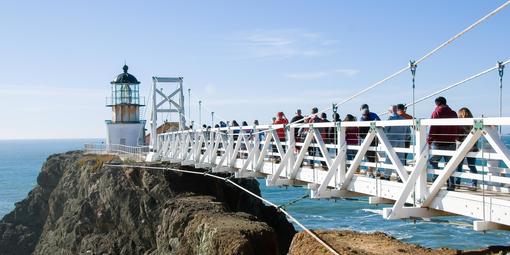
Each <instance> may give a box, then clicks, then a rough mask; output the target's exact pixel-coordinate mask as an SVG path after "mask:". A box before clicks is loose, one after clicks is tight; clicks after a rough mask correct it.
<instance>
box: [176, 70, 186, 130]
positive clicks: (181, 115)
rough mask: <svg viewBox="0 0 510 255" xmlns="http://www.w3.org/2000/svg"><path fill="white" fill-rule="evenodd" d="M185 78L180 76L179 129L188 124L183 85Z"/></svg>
mask: <svg viewBox="0 0 510 255" xmlns="http://www.w3.org/2000/svg"><path fill="white" fill-rule="evenodd" d="M182 82H183V78H182V77H179V92H180V99H179V111H180V112H179V116H178V117H179V130H184V127H185V126H186V116H185V115H184V114H186V113H185V111H184V91H183V86H182Z"/></svg>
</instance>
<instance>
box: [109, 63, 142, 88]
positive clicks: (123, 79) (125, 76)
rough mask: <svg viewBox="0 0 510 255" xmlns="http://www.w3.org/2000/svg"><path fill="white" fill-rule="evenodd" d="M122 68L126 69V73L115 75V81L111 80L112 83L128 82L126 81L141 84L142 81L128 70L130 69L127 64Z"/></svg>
mask: <svg viewBox="0 0 510 255" xmlns="http://www.w3.org/2000/svg"><path fill="white" fill-rule="evenodd" d="M122 70H124V73H121V74H119V75H117V77H115V79H113V81H112V82H110V83H111V84H126V83H127V84H140V82H139V81H138V80H137V79H136V77H135V76H133V75H132V74H130V73H128V72H127V71H128V66H127V65H124V67H122Z"/></svg>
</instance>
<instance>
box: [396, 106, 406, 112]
mask: <svg viewBox="0 0 510 255" xmlns="http://www.w3.org/2000/svg"><path fill="white" fill-rule="evenodd" d="M406 110H407V107H406V106H405V105H404V104H397V113H399V114H402V113H406Z"/></svg>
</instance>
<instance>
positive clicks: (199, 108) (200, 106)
mask: <svg viewBox="0 0 510 255" xmlns="http://www.w3.org/2000/svg"><path fill="white" fill-rule="evenodd" d="M198 126H200V127H201V126H202V100H199V101H198Z"/></svg>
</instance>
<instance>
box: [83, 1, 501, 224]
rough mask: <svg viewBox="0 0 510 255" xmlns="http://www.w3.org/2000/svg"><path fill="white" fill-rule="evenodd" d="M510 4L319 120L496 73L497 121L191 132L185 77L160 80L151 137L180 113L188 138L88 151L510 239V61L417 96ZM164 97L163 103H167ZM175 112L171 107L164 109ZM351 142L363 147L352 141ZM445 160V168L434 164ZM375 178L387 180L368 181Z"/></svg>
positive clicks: (162, 136)
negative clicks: (389, 88) (509, 76)
mask: <svg viewBox="0 0 510 255" xmlns="http://www.w3.org/2000/svg"><path fill="white" fill-rule="evenodd" d="M508 5H510V1H507V2H505V3H504V4H503V5H501V6H500V7H498V8H497V9H495V10H494V11H492V12H490V13H488V14H487V15H485V16H483V17H482V18H480V19H479V20H477V21H476V22H474V23H473V24H471V25H470V26H468V27H467V28H466V29H464V30H462V31H461V32H460V33H458V34H456V35H454V36H453V37H451V38H449V39H448V40H447V41H445V42H444V43H442V44H440V45H439V46H438V47H436V48H434V49H433V50H431V51H430V52H428V53H426V54H425V55H423V56H422V57H421V58H419V59H418V60H416V61H410V63H409V64H408V65H406V66H404V67H403V68H401V69H399V70H397V71H396V72H394V73H392V74H390V75H389V76H387V77H385V78H383V79H381V80H379V81H377V82H375V83H374V84H372V85H370V86H368V87H366V88H365V89H363V90H361V91H359V92H358V93H355V94H354V95H352V96H350V97H348V98H346V99H344V100H343V101H341V102H339V103H337V104H334V105H333V106H332V107H330V108H327V109H324V110H322V111H320V112H318V113H317V114H320V113H322V112H325V111H329V110H332V111H333V112H335V113H336V111H337V108H338V107H339V106H341V105H343V104H346V103H348V102H350V101H351V100H352V99H354V98H357V97H360V96H362V95H363V94H365V93H367V92H368V91H370V90H372V89H374V88H375V87H378V86H381V85H383V84H384V83H385V82H387V81H389V80H391V79H393V78H395V77H396V76H398V75H401V74H403V73H405V72H408V71H410V72H411V74H412V82H413V98H412V101H410V102H409V103H408V104H407V106H408V107H413V108H414V106H415V105H416V104H418V103H420V102H422V101H424V100H426V99H429V98H431V97H434V96H436V95H440V94H441V93H443V92H445V91H447V90H450V89H453V88H455V87H458V86H461V85H463V84H465V83H467V82H469V81H471V80H474V79H476V78H479V77H481V76H484V75H487V74H489V73H492V72H493V71H497V72H498V74H499V81H500V114H499V116H498V117H491V118H485V117H484V118H441V119H419V118H413V119H406V120H382V121H375V120H374V121H333V122H320V123H309V122H308V121H307V119H308V118H314V117H315V115H317V114H313V115H311V116H307V117H305V118H304V119H303V120H301V121H300V122H294V123H289V124H279V125H253V126H227V127H217V128H203V129H197V128H194V129H186V118H185V114H184V96H183V86H182V82H183V79H182V77H179V78H165V77H153V81H154V84H153V86H152V89H151V95H152V100H151V104H149V116H150V120H149V123H150V130H151V134H157V127H158V122H157V118H158V113H160V112H175V113H177V114H178V115H179V117H178V119H179V122H180V130H177V131H172V132H164V133H159V134H157V135H151V137H150V146H149V147H141V146H140V147H137V148H130V147H129V148H128V147H126V148H123V147H122V146H121V147H119V146H114V147H113V149H111V148H109V147H108V146H110V145H107V146H106V147H101V148H98V147H94V146H91V145H88V147H86V151H88V152H92V153H98V152H106V153H108V152H109V151H110V152H112V151H113V152H114V153H122V154H123V155H125V156H133V157H132V158H134V159H135V160H139V161H145V160H146V161H151V162H170V163H176V164H180V165H185V166H194V167H196V168H197V169H206V171H207V174H208V175H214V174H215V173H231V174H233V175H235V177H236V178H247V177H256V178H264V179H265V181H266V184H267V185H268V186H288V185H293V186H303V187H306V188H308V189H309V190H310V198H312V199H321V198H324V199H336V198H351V197H360V196H365V197H367V196H368V197H369V203H371V204H381V205H386V206H385V207H384V208H383V209H382V210H379V211H377V212H378V213H379V214H381V215H382V217H384V218H385V219H389V220H393V219H420V218H431V217H436V216H452V215H462V216H466V217H470V218H472V219H473V228H474V229H475V230H477V231H486V230H492V229H501V230H510V170H509V167H510V150H509V145H510V139H509V138H510V137H508V136H506V135H502V133H501V130H507V127H508V126H510V117H504V116H503V112H502V104H503V102H502V95H503V90H502V89H503V74H504V67H505V65H506V64H508V63H509V62H510V60H507V61H499V62H497V64H496V65H495V66H491V67H488V68H487V69H485V70H482V71H480V72H479V73H476V74H473V75H471V76H469V77H467V78H465V79H463V80H461V81H458V82H456V83H453V84H448V85H447V86H445V87H444V88H443V89H441V90H439V91H436V92H433V93H431V94H429V95H427V96H425V97H423V98H419V99H416V98H415V97H414V88H415V86H414V82H415V78H414V76H415V73H416V70H417V66H418V64H421V63H423V62H424V61H425V60H427V59H428V58H430V57H431V56H433V55H434V54H436V53H438V52H439V51H440V50H441V49H443V48H445V47H447V46H449V45H451V44H453V43H454V42H455V41H456V40H457V39H459V38H460V37H462V36H463V35H464V34H465V33H468V32H469V31H471V30H473V29H474V28H476V27H477V26H479V25H480V24H482V23H483V22H485V21H486V20H488V19H489V18H490V17H492V16H493V15H496V14H497V13H498V12H500V11H501V10H503V9H504V8H505V7H507V6H508ZM165 82H167V83H172V82H176V83H179V86H178V88H177V89H176V90H175V91H173V92H171V93H170V94H165V93H163V90H161V89H158V84H159V83H165ZM157 96H161V98H162V99H161V100H159V101H158V99H157ZM173 97H177V98H178V100H173ZM166 103H168V105H169V108H167V109H163V108H162V107H163V106H164V105H165V104H166ZM172 106H173V107H174V109H171V107H172ZM413 112H414V111H413ZM413 115H414V114H413ZM432 127H448V128H454V129H457V130H468V132H465V133H460V132H459V133H456V134H453V135H455V136H456V137H457V139H456V140H457V141H450V142H448V143H450V144H449V145H451V146H450V147H449V148H453V149H444V148H443V149H438V148H436V147H434V146H430V145H431V144H430V143H429V142H428V141H427V137H428V135H429V133H430V130H431V128H432ZM396 128H398V129H396ZM395 130H399V131H398V132H397V131H395ZM436 135H438V136H441V135H450V136H451V135H452V134H451V133H448V134H446V133H445V134H436ZM347 136H351V137H355V138H354V139H351V140H349V139H347ZM438 158H442V159H443V160H444V161H437V162H434V160H435V159H438ZM465 159H471V160H465ZM465 161H467V162H465ZM372 172H373V173H381V175H378V174H374V175H373V176H372V175H369V174H368V173H372ZM449 180H450V181H451V182H452V183H456V185H457V186H456V187H455V189H449V188H448V187H447V182H448V181H449Z"/></svg>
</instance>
